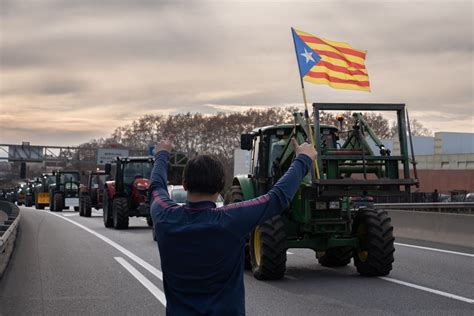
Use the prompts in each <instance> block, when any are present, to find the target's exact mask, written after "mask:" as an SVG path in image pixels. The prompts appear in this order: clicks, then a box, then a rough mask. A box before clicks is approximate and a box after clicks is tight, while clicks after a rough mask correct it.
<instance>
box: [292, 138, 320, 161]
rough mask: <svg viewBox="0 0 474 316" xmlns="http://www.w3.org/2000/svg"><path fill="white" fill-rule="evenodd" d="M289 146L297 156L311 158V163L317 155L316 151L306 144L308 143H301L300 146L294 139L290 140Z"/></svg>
mask: <svg viewBox="0 0 474 316" xmlns="http://www.w3.org/2000/svg"><path fill="white" fill-rule="evenodd" d="M291 144H292V145H293V148H294V149H295V152H296V155H297V156H298V155H300V154H303V155H306V156H308V157H309V158H311V160H313V161H314V160H315V159H316V156H317V155H318V154H317V152H316V149H314V146H313V145H311V144H308V143H303V144H301V145H298V142H297V141H296V139H295V138H292V139H291Z"/></svg>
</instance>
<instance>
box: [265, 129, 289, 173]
mask: <svg viewBox="0 0 474 316" xmlns="http://www.w3.org/2000/svg"><path fill="white" fill-rule="evenodd" d="M269 142H270V143H269V145H270V147H269V152H268V169H267V170H268V176H269V177H271V176H272V169H273V164H274V163H275V162H276V160H277V159H278V158H280V157H281V155H282V154H283V150H284V149H285V146H286V144H287V142H288V139H285V138H282V137H281V136H277V135H271V136H270V139H269Z"/></svg>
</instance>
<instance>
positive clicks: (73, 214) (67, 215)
mask: <svg viewBox="0 0 474 316" xmlns="http://www.w3.org/2000/svg"><path fill="white" fill-rule="evenodd" d="M77 215H79V214H76V213H72V214H63V216H66V217H71V216H77Z"/></svg>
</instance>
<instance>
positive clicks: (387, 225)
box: [352, 209, 395, 276]
mask: <svg viewBox="0 0 474 316" xmlns="http://www.w3.org/2000/svg"><path fill="white" fill-rule="evenodd" d="M352 232H353V234H354V235H355V236H356V237H358V238H359V247H358V248H356V249H355V250H354V264H355V266H356V268H357V272H359V273H360V274H361V275H364V276H384V275H387V274H389V273H390V271H391V270H392V263H393V261H394V258H393V253H394V252H395V247H394V241H395V238H394V237H393V227H392V224H391V219H390V217H389V216H388V213H387V212H386V211H380V210H373V209H362V210H359V212H358V213H357V215H356V217H355V219H354V224H353V227H352Z"/></svg>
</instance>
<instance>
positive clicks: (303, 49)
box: [291, 28, 321, 78]
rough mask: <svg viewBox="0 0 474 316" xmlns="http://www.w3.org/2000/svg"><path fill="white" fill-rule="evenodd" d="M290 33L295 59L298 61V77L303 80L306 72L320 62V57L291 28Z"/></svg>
mask: <svg viewBox="0 0 474 316" xmlns="http://www.w3.org/2000/svg"><path fill="white" fill-rule="evenodd" d="M291 32H292V33H293V40H294V42H295V50H296V58H297V59H298V67H299V69H300V76H301V78H303V77H304V76H306V74H307V73H308V71H309V70H310V69H311V68H313V66H314V65H316V64H317V63H318V62H319V61H320V60H321V56H319V55H318V53H316V52H315V51H314V50H313V49H312V48H311V47H309V46H308V44H306V43H305V42H304V41H303V40H302V39H301V38H300V37H299V35H298V34H297V33H296V31H295V30H294V29H293V28H292V29H291Z"/></svg>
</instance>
